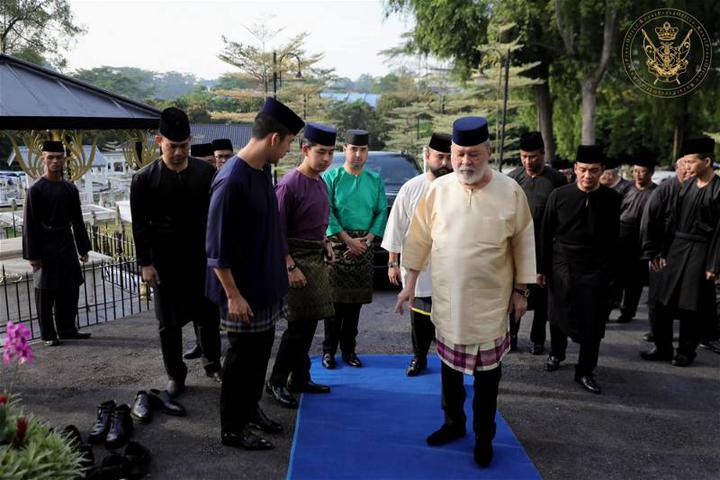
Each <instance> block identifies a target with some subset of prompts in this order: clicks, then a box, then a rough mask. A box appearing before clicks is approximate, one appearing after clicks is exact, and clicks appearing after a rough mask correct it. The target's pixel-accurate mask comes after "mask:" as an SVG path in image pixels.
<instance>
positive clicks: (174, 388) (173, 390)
mask: <svg viewBox="0 0 720 480" xmlns="http://www.w3.org/2000/svg"><path fill="white" fill-rule="evenodd" d="M165 390H166V391H167V393H168V395H170V398H175V397H177V396H179V395H180V394H181V393H183V392H184V391H185V380H182V381H181V380H175V379H172V378H171V379H170V380H168V384H167V387H166V388H165Z"/></svg>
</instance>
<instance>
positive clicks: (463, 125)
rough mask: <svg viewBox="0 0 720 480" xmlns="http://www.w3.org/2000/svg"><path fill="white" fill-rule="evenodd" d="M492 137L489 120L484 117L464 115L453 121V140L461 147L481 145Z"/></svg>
mask: <svg viewBox="0 0 720 480" xmlns="http://www.w3.org/2000/svg"><path fill="white" fill-rule="evenodd" d="M488 138H490V133H489V132H488V123H487V120H486V119H485V118H483V117H463V118H458V119H457V120H455V122H453V134H452V141H453V143H454V144H455V145H460V146H461V147H472V146H475V145H480V144H481V143H484V142H485V141H486V140H487V139H488Z"/></svg>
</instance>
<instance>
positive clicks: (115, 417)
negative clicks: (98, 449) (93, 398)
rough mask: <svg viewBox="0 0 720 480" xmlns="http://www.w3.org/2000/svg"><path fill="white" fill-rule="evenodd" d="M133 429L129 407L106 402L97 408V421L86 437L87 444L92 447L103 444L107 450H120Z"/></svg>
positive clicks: (112, 401)
mask: <svg viewBox="0 0 720 480" xmlns="http://www.w3.org/2000/svg"><path fill="white" fill-rule="evenodd" d="M133 428H134V427H133V420H132V417H131V415H130V405H128V404H121V405H117V404H116V403H115V400H107V401H105V402H103V403H101V404H100V405H99V406H98V412H97V420H96V421H95V425H93V427H92V430H91V431H90V434H89V435H88V442H89V443H91V444H93V445H97V444H100V443H103V442H104V443H105V447H106V448H108V449H109V450H113V449H116V448H120V447H122V446H123V445H125V444H126V443H127V442H128V441H129V440H130V436H131V435H132V432H133Z"/></svg>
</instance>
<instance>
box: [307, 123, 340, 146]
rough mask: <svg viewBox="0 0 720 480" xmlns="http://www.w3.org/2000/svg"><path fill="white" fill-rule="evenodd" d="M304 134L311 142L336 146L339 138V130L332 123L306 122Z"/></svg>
mask: <svg viewBox="0 0 720 480" xmlns="http://www.w3.org/2000/svg"><path fill="white" fill-rule="evenodd" d="M303 136H304V137H305V139H306V140H307V141H309V142H313V143H316V144H318V145H324V146H326V147H334V146H335V140H336V139H337V130H335V128H334V127H331V126H330V125H323V124H322V123H306V124H305V130H304V131H303Z"/></svg>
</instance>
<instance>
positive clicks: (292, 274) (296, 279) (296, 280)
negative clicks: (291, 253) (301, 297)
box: [288, 266, 307, 288]
mask: <svg viewBox="0 0 720 480" xmlns="http://www.w3.org/2000/svg"><path fill="white" fill-rule="evenodd" d="M288 281H289V282H290V286H291V287H292V288H302V287H304V286H305V285H307V279H306V278H305V274H303V273H302V270H300V267H298V266H296V267H295V268H293V269H292V270H291V271H289V272H288Z"/></svg>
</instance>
